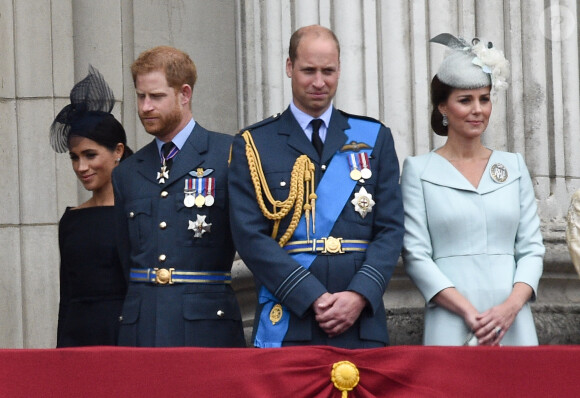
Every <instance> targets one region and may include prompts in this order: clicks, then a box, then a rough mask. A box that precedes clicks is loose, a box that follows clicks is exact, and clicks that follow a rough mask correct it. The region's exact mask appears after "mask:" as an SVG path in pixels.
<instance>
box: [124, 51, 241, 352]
mask: <svg viewBox="0 0 580 398" xmlns="http://www.w3.org/2000/svg"><path fill="white" fill-rule="evenodd" d="M131 72H132V74H133V82H134V84H135V89H136V92H137V105H138V111H139V118H140V119H141V122H142V123H143V126H144V127H145V130H146V131H147V132H148V133H149V134H151V135H153V136H154V137H155V139H154V140H153V141H152V142H151V143H149V144H148V145H146V146H145V147H144V148H142V149H141V150H140V151H138V152H137V153H135V154H134V156H132V157H131V158H130V161H126V162H123V165H122V166H123V167H117V168H116V169H115V173H114V175H113V187H114V191H115V208H116V210H117V218H118V220H119V225H118V231H119V232H118V234H119V236H118V241H119V250H120V253H121V259H122V262H123V266H124V268H125V271H126V273H127V275H128V280H129V289H128V293H127V298H126V300H125V303H124V307H123V312H122V316H121V320H120V321H121V330H120V336H119V344H120V345H127V346H148V347H161V346H164V347H168V346H207V347H241V346H245V341H244V335H243V328H242V323H241V315H240V310H239V306H238V303H237V300H236V297H235V295H234V292H233V289H232V288H231V285H230V281H231V274H230V272H231V267H232V262H233V259H234V254H235V249H234V245H233V242H232V237H231V233H230V225H229V216H228V198H227V168H228V157H229V149H230V146H231V142H232V137H231V136H229V135H226V134H220V133H215V132H212V131H208V130H206V129H204V128H203V127H202V126H200V125H199V123H197V122H196V121H195V120H194V119H193V117H192V111H191V98H192V92H193V87H194V84H195V80H196V78H197V72H196V68H195V65H194V63H193V62H192V60H191V59H190V58H189V56H188V55H187V54H185V53H184V52H182V51H180V50H177V49H175V48H172V47H166V46H161V47H155V48H153V49H150V50H148V51H145V52H143V53H142V54H141V55H140V56H139V58H138V59H137V60H136V61H135V62H134V63H133V65H132V66H131Z"/></svg>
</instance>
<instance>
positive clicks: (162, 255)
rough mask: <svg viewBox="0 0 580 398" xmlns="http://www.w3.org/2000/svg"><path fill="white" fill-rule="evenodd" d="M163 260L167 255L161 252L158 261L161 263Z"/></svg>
mask: <svg viewBox="0 0 580 398" xmlns="http://www.w3.org/2000/svg"><path fill="white" fill-rule="evenodd" d="M165 260H167V256H166V255H165V254H161V255H160V256H159V262H160V263H162V262H164V261H165Z"/></svg>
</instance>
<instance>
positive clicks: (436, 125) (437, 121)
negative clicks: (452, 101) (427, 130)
mask: <svg viewBox="0 0 580 398" xmlns="http://www.w3.org/2000/svg"><path fill="white" fill-rule="evenodd" d="M452 91H453V87H451V86H450V85H448V84H445V83H443V82H442V81H441V80H439V78H438V77H437V75H435V76H434V77H433V80H431V106H432V107H433V110H432V111H431V127H432V128H433V131H434V132H435V134H437V135H442V136H447V126H444V125H443V115H442V114H441V112H439V105H440V104H442V103H444V102H445V101H447V99H448V98H449V96H450V95H451V92H452Z"/></svg>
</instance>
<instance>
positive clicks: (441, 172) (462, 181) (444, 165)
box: [421, 151, 521, 195]
mask: <svg viewBox="0 0 580 398" xmlns="http://www.w3.org/2000/svg"><path fill="white" fill-rule="evenodd" d="M496 163H501V164H503V165H504V166H505V168H506V169H507V171H508V178H507V180H506V181H504V182H502V183H497V182H495V181H494V180H493V179H492V178H491V174H490V169H491V167H492V166H493V165H494V164H496ZM520 176H521V173H520V170H519V165H518V164H517V158H515V157H513V156H506V155H505V153H504V152H499V151H494V152H492V154H491V157H490V158H489V161H488V163H487V166H486V168H485V171H484V172H483V175H482V177H481V181H480V182H479V186H478V187H477V189H476V188H475V187H474V186H473V185H471V183H470V182H469V181H468V180H467V178H465V177H464V176H463V174H461V173H460V172H459V170H457V169H456V168H455V167H454V166H453V165H452V164H451V163H450V162H449V161H448V160H447V159H445V158H444V157H442V156H441V155H438V154H437V153H435V152H431V155H430V156H429V160H428V161H427V165H426V167H425V170H424V171H423V174H421V180H423V181H426V182H430V183H432V184H436V185H440V186H444V187H449V188H453V189H459V190H463V191H471V192H475V193H478V194H480V195H484V194H486V193H490V192H493V191H495V190H497V189H500V188H502V187H504V186H506V185H509V184H511V183H512V182H513V181H515V180H517V179H518V178H520Z"/></svg>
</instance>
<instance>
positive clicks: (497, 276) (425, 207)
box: [401, 151, 545, 345]
mask: <svg viewBox="0 0 580 398" xmlns="http://www.w3.org/2000/svg"><path fill="white" fill-rule="evenodd" d="M494 165H496V166H497V165H503V166H504V167H505V169H506V170H507V174H508V175H507V179H506V180H505V181H503V182H501V181H496V180H494V179H493V178H492V176H491V172H490V171H491V168H492V167H493V166H494ZM401 189H402V192H403V203H404V206H405V228H406V234H405V238H404V249H403V259H404V262H405V267H406V271H407V273H408V275H409V276H410V277H411V279H412V280H413V282H414V283H415V284H416V286H417V287H418V288H419V290H420V291H421V293H422V294H423V296H424V298H425V301H426V303H427V304H426V308H425V330H424V337H423V340H424V343H425V344H426V345H462V344H463V343H464V342H465V339H466V336H467V335H468V334H469V332H470V330H469V328H468V326H467V325H466V323H465V322H464V320H463V318H462V317H460V316H458V315H456V314H455V313H452V312H451V311H449V310H447V309H445V308H442V307H440V306H438V305H437V304H435V303H434V302H432V301H431V300H432V299H433V297H434V296H435V295H436V294H437V293H439V292H440V291H442V290H444V289H446V288H449V287H455V288H456V289H457V290H458V291H459V292H460V293H461V294H462V295H463V296H465V297H466V298H467V299H468V300H469V301H470V302H471V303H472V304H473V305H474V306H475V307H476V308H477V310H478V311H480V312H483V311H485V310H487V309H489V308H491V307H493V306H496V305H498V304H500V303H502V302H503V301H505V300H506V299H507V297H508V296H509V294H510V293H511V291H512V288H513V285H514V283H516V282H523V283H526V284H528V285H529V286H531V288H532V289H533V296H532V300H535V298H536V295H537V290H538V283H539V280H540V277H541V275H542V268H543V256H544V252H545V249H544V245H543V243H542V236H541V233H540V220H539V217H538V215H537V206H536V200H535V196H534V190H533V187H532V181H531V179H530V175H529V173H528V170H527V168H526V165H525V163H524V160H523V158H522V156H521V155H520V154H515V153H508V152H501V151H494V152H493V153H492V154H491V157H490V159H489V161H488V164H487V166H486V169H485V171H484V173H483V176H482V178H481V181H480V183H479V186H478V187H477V188H475V187H474V186H473V185H472V184H471V183H470V182H469V181H468V180H467V179H466V178H465V177H464V176H463V175H462V174H461V173H460V172H459V171H458V170H457V169H456V168H455V167H454V166H453V165H452V164H451V163H450V162H449V161H447V160H446V159H445V158H443V157H442V156H440V155H438V154H437V153H436V152H431V153H428V154H425V155H422V156H417V157H410V158H407V159H406V160H405V162H404V165H403V173H402V178H401ZM501 344H503V345H537V344H538V339H537V335H536V330H535V326H534V320H533V318H532V313H531V310H530V306H529V304H525V305H524V307H523V308H522V309H521V311H520V312H519V313H518V315H517V317H516V319H515V320H514V322H513V324H512V326H511V327H510V329H509V330H508V331H507V333H506V334H505V336H504V337H503V339H502V341H501Z"/></svg>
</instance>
